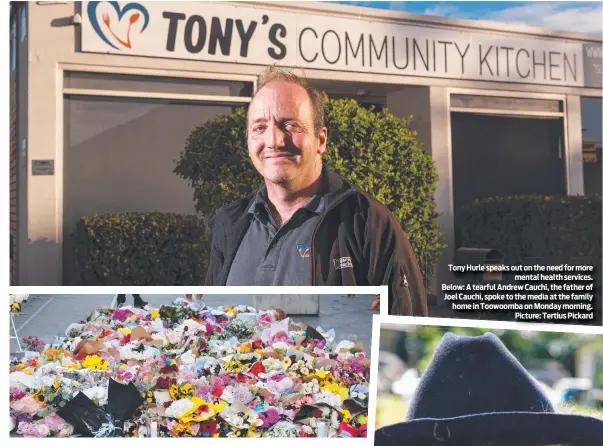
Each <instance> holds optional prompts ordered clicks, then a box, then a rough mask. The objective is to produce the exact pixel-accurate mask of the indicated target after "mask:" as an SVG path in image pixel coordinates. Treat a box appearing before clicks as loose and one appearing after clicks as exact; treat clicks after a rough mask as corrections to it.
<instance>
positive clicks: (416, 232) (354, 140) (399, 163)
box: [174, 98, 444, 283]
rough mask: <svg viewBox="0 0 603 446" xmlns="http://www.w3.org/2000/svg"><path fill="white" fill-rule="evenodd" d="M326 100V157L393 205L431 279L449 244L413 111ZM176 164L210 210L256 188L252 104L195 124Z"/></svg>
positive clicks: (203, 208) (199, 205) (201, 208)
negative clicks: (249, 124) (250, 144)
mask: <svg viewBox="0 0 603 446" xmlns="http://www.w3.org/2000/svg"><path fill="white" fill-rule="evenodd" d="M325 100H326V104H325V105H326V107H325V121H326V125H327V127H328V129H329V141H328V144H327V152H326V155H325V157H324V159H325V162H326V163H327V165H328V166H329V167H330V168H331V169H333V170H334V171H336V172H337V173H339V174H340V175H342V176H343V177H344V178H347V179H348V180H350V181H351V182H352V183H354V184H355V185H356V186H358V187H359V188H361V189H364V190H365V191H366V192H368V193H370V194H372V195H373V196H375V197H376V198H377V199H378V200H379V201H381V202H382V203H384V204H385V205H387V206H388V208H389V209H390V211H391V212H392V213H393V215H394V217H395V218H396V219H397V220H398V221H399V222H400V224H401V226H402V228H403V229H404V230H405V231H406V233H407V235H408V237H409V240H410V243H411V245H412V246H413V249H414V250H415V254H416V256H417V258H418V261H419V266H420V268H421V272H422V273H423V277H424V278H425V282H426V283H428V282H429V279H430V278H432V277H433V275H434V272H435V266H436V263H437V261H438V259H439V256H440V252H441V250H442V249H443V248H444V244H443V241H442V236H441V233H440V231H439V227H438V225H437V223H436V221H435V219H436V217H437V214H436V212H435V200H434V193H435V188H436V182H437V174H436V170H435V166H434V163H433V160H432V159H431V157H430V156H429V155H427V154H425V153H424V152H423V151H422V150H421V147H420V144H419V143H418V142H417V139H416V133H415V132H413V131H411V130H410V129H409V127H408V125H409V123H410V118H409V119H400V118H397V117H396V116H394V115H393V114H392V113H391V112H389V111H388V110H384V111H383V112H379V113H376V112H374V111H372V110H367V109H365V108H363V107H362V106H360V105H359V104H358V103H357V102H356V101H354V100H351V99H328V98H325ZM174 171H175V173H176V174H177V175H179V176H181V177H182V178H184V179H185V180H187V181H188V182H190V184H191V186H192V187H193V189H194V200H195V207H196V209H197V211H198V212H200V213H201V214H203V215H204V216H207V217H211V216H213V215H214V214H215V213H216V211H217V210H218V209H219V208H220V207H221V206H223V205H224V204H226V203H230V202H232V201H234V200H236V199H238V198H241V197H244V196H247V195H249V194H250V193H252V191H253V190H254V189H255V188H257V187H258V186H259V185H260V184H261V181H262V178H261V176H260V175H259V174H258V173H257V172H256V170H255V168H254V167H253V165H252V163H251V161H250V159H249V156H248V153H247V142H246V111H245V110H243V109H239V110H236V111H235V112H234V113H232V114H230V115H228V116H218V117H216V118H215V119H214V120H211V121H208V122H206V123H205V124H203V125H201V126H199V127H197V128H195V129H194V130H193V132H192V133H191V135H190V136H189V138H188V140H187V142H186V146H185V148H184V151H183V152H182V154H181V158H180V160H179V161H178V163H177V166H176V168H175V170H174Z"/></svg>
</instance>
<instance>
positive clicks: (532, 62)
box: [81, 2, 600, 86]
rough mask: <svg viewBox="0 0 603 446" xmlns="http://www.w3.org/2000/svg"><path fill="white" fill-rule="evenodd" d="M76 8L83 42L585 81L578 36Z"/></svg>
mask: <svg viewBox="0 0 603 446" xmlns="http://www.w3.org/2000/svg"><path fill="white" fill-rule="evenodd" d="M82 18H83V20H82V45H81V47H82V51H87V52H95V53H111V54H123V55H135V56H148V57H162V58H175V59H190V60H205V61H214V62H233V63H247V64H261V65H273V64H278V65H282V66H289V67H300V68H316V69H325V70H334V71H351V72H364V73H384V74H395V75H402V76H404V75H406V76H425V77H438V78H452V79H473V80H483V81H496V82H520V83H532V84H548V85H566V86H583V85H584V82H585V79H584V51H585V50H583V46H582V44H581V43H575V42H568V41H564V40H560V39H555V40H553V39H538V38H519V37H510V36H504V35H500V34H491V33H487V32H478V31H471V32H469V31H456V30H449V29H442V28H434V27H419V26H411V25H398V24H391V23H383V22H375V21H366V20H357V19H345V18H334V17H330V16H324V15H311V14H292V13H288V12H281V11H275V10H270V9H267V8H264V7H262V8H259V7H252V6H251V5H250V6H248V7H247V6H246V7H240V6H232V5H228V4H224V3H211V4H208V3H201V2H187V3H180V2H173V3H172V2H148V3H144V5H143V4H142V3H134V2H83V9H82ZM589 79H590V78H589ZM599 82H600V80H599Z"/></svg>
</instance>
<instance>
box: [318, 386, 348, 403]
mask: <svg viewBox="0 0 603 446" xmlns="http://www.w3.org/2000/svg"><path fill="white" fill-rule="evenodd" d="M322 390H328V391H329V392H331V393H332V394H333V395H339V396H340V397H341V399H342V400H347V399H348V389H347V388H346V387H345V386H340V385H339V384H337V383H325V384H323V386H322Z"/></svg>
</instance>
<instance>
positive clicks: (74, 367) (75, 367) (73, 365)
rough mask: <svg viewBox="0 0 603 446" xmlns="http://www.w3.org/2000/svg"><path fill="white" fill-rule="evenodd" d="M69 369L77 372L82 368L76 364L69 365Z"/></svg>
mask: <svg viewBox="0 0 603 446" xmlns="http://www.w3.org/2000/svg"><path fill="white" fill-rule="evenodd" d="M67 368H68V369H75V370H77V369H79V368H80V365H79V364H75V363H74V364H69V365H68V366H67Z"/></svg>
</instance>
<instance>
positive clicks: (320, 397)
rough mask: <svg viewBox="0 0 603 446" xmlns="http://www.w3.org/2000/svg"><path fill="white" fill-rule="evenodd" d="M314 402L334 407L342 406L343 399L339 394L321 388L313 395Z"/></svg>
mask: <svg viewBox="0 0 603 446" xmlns="http://www.w3.org/2000/svg"><path fill="white" fill-rule="evenodd" d="M314 403H315V404H316V403H327V404H329V405H331V406H333V407H334V408H336V409H340V408H341V407H343V401H342V400H341V397H340V396H339V395H334V394H332V393H331V392H329V391H328V390H323V391H322V392H320V393H317V394H315V395H314Z"/></svg>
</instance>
